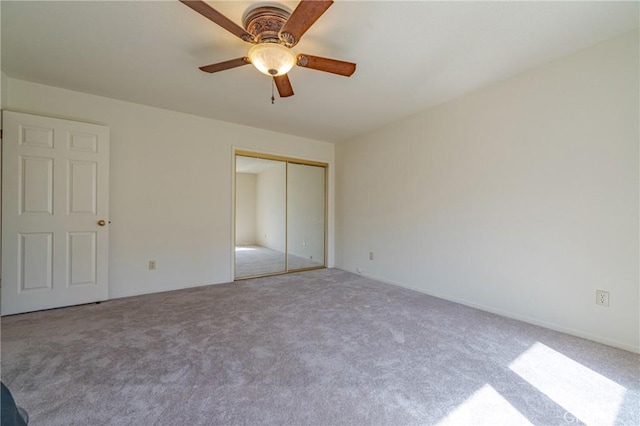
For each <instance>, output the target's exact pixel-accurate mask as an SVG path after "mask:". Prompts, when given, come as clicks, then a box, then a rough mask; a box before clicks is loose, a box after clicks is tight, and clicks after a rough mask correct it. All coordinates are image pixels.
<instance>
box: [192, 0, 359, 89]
mask: <svg viewBox="0 0 640 426" xmlns="http://www.w3.org/2000/svg"><path fill="white" fill-rule="evenodd" d="M180 2H181V3H184V4H185V5H187V6H189V7H190V8H191V9H193V10H195V11H196V12H198V13H199V14H201V15H202V16H204V17H205V18H208V19H210V20H211V21H213V22H214V23H216V24H218V25H220V26H221V27H222V28H224V29H225V30H227V31H229V32H230V33H232V34H234V35H236V36H237V37H239V38H241V39H242V40H244V41H246V42H247V43H252V44H253V45H254V46H253V47H252V48H251V49H249V52H248V53H247V56H243V57H241V58H236V59H231V60H228V61H224V62H218V63H215V64H211V65H205V66H202V67H200V69H201V70H202V71H204V72H208V73H214V72H218V71H224V70H228V69H231V68H236V67H240V66H242V65H247V64H253V65H254V66H255V67H256V68H257V69H258V70H259V71H260V72H262V73H264V74H267V75H270V76H272V77H273V80H274V82H275V85H276V87H277V88H278V93H279V94H280V97H282V98H286V97H288V96H292V95H293V88H292V86H291V82H290V81H289V77H288V76H287V73H288V72H289V71H290V70H291V68H293V66H294V65H297V66H299V67H303V68H311V69H314V70H318V71H325V72H329V73H333V74H338V75H343V76H346V77H349V76H351V75H352V74H353V73H354V72H355V70H356V64H354V63H352V62H345V61H339V60H336V59H329V58H321V57H319V56H312V55H307V54H299V55H296V54H294V53H293V51H292V50H291V48H292V47H294V46H295V45H296V44H297V43H298V41H300V38H301V37H302V35H303V34H304V33H305V32H307V30H308V29H309V28H310V27H311V26H312V25H313V24H314V22H316V21H317V20H318V18H320V16H322V14H323V13H324V12H325V11H326V10H327V9H328V8H329V7H330V6H331V5H332V4H333V1H332V0H329V1H327V0H301V1H300V3H299V4H298V6H297V7H296V8H295V10H294V11H293V12H292V13H290V12H289V11H287V10H285V9H283V8H280V7H277V6H259V7H256V8H254V9H252V10H250V11H249V12H247V13H246V14H245V17H244V19H243V21H244V22H243V24H244V28H242V27H240V26H239V25H237V24H236V23H234V22H233V21H231V20H230V19H229V18H227V17H226V16H224V15H223V14H221V13H220V12H218V11H217V10H215V9H214V8H213V7H211V6H209V5H208V4H207V3H205V2H204V1H202V0H180Z"/></svg>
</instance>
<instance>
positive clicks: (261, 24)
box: [243, 6, 291, 43]
mask: <svg viewBox="0 0 640 426" xmlns="http://www.w3.org/2000/svg"><path fill="white" fill-rule="evenodd" d="M289 16H291V12H289V11H288V10H285V9H282V8H280V7H276V6H261V7H257V8H255V9H252V10H250V11H248V12H247V13H246V15H245V17H244V19H243V24H244V28H245V29H246V30H247V32H248V33H250V34H252V35H253V36H254V37H255V42H256V43H280V37H279V35H278V33H279V32H280V30H281V29H282V27H283V26H284V24H285V23H286V22H287V20H288V19H289Z"/></svg>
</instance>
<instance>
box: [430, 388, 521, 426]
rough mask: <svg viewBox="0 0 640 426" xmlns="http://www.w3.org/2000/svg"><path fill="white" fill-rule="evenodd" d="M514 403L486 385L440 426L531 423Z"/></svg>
mask: <svg viewBox="0 0 640 426" xmlns="http://www.w3.org/2000/svg"><path fill="white" fill-rule="evenodd" d="M531 424H532V423H531V422H530V421H529V420H527V418H526V417H525V416H523V415H522V413H520V412H519V411H518V410H517V409H516V408H515V407H514V406H513V405H511V404H509V402H508V401H507V400H506V399H504V397H502V395H500V394H499V393H498V391H496V390H495V389H494V388H493V387H491V386H490V385H484V386H483V387H481V388H480V389H479V390H477V391H476V392H475V393H474V394H473V395H471V396H470V397H469V398H468V399H467V400H466V401H464V402H463V403H462V404H460V405H459V406H458V407H456V409H455V410H454V411H453V412H451V413H449V415H447V417H445V418H444V419H442V421H440V422H439V423H438V426H453V425H495V426H500V425H509V426H515V425H531Z"/></svg>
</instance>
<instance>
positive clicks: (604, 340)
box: [337, 268, 640, 354]
mask: <svg viewBox="0 0 640 426" xmlns="http://www.w3.org/2000/svg"><path fill="white" fill-rule="evenodd" d="M337 269H341V270H343V271H346V272H351V273H354V274H356V275H362V276H363V277H366V278H369V279H372V280H375V281H380V282H382V283H385V284H390V285H393V286H396V287H402V288H406V289H409V290H413V291H417V292H419V293H423V294H427V295H429V296H433V297H437V298H438V299H444V300H448V301H449V302H454V303H459V304H461V305H465V306H469V307H472V308H476V309H480V310H481V311H485V312H490V313H492V314H496V315H500V316H503V317H507V318H511V319H515V320H518V321H522V322H526V323H528V324H533V325H537V326H540V327H544V328H548V329H550V330H554V331H559V332H561V333H566V334H570V335H572V336H576V337H580V338H583V339H587V340H591V341H593V342H597V343H602V344H603V345H607V346H613V347H615V348H619V349H624V350H625V351H629V352H633V353H637V354H640V347H635V346H633V345H629V344H627V343H624V342H619V341H617V340H613V339H609V338H606V337H603V336H598V335H594V334H591V333H586V332H583V331H580V330H575V329H573V328H569V327H564V326H561V325H558V324H554V323H550V322H547V321H543V320H540V319H537V318H532V317H527V316H524V315H519V314H516V313H514V312H510V311H505V310H502V309H497V308H494V307H491V306H486V305H482V304H479V303H475V302H472V301H470V300H465V299H458V298H456V297H451V296H448V295H445V294H439V293H435V292H430V291H426V290H424V289H421V288H418V287H415V286H411V285H408V284H404V283H400V282H396V281H393V280H389V279H386V278H382V277H378V276H376V275H372V274H367V273H360V272H357V271H352V270H350V269H347V268H337Z"/></svg>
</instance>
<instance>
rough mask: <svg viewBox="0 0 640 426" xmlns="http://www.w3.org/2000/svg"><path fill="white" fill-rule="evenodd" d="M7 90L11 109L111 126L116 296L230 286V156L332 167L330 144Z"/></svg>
mask: <svg viewBox="0 0 640 426" xmlns="http://www.w3.org/2000/svg"><path fill="white" fill-rule="evenodd" d="M8 88H9V93H8V99H7V106H8V108H9V109H12V110H15V111H21V112H28V113H33V114H39V115H48V116H54V117H59V118H67V119H72V120H78V121H88V122H96V123H100V124H105V125H107V126H109V127H110V130H111V166H110V169H111V170H110V175H111V177H110V185H111V186H110V210H111V214H110V216H111V217H110V218H109V219H110V220H111V221H112V223H111V225H110V263H109V264H110V267H109V278H110V287H109V294H110V297H112V298H113V297H123V296H129V295H134V294H142V293H149V292H155V291H163V290H171V289H177V288H182V287H190V286H197V285H205V284H213V283H223V282H228V281H230V280H231V279H232V274H233V272H232V267H233V262H232V253H233V241H232V236H233V228H232V227H233V220H232V214H233V203H232V199H233V198H232V182H233V176H232V170H233V167H232V166H233V161H234V157H233V151H234V148H238V149H245V150H250V151H256V152H266V153H270V154H275V155H282V156H290V157H298V158H304V159H311V160H316V161H325V162H329V163H331V164H333V156H334V145H333V144H330V143H326V142H321V141H314V140H310V139H304V138H300V137H295V136H290V135H284V134H280V133H275V132H270V131H266V130H261V129H255V128H250V127H245V126H240V125H235V124H231V123H225V122H220V121H216V120H211V119H206V118H202V117H196V116H191V115H187V114H182V113H177V112H173V111H167V110H162V109H158V108H152V107H147V106H143V105H137V104H132V103H128V102H122V101H117V100H113V99H108V98H103V97H99V96H93V95H88V94H84V93H79V92H73V91H69V90H63V89H58V88H54V87H49V86H43V85H40V84H35V83H30V82H26V81H21V80H16V79H12V78H9V79H8ZM330 184H331V185H332V186H333V176H330ZM330 193H332V191H330ZM329 211H330V214H332V212H333V200H330V205H329ZM332 223H333V221H332V220H330V225H331V224H332ZM332 232H333V230H332V229H330V235H333V234H332ZM332 249H333V239H331V240H330V254H331V255H332V254H333V251H332ZM149 259H155V260H156V261H157V265H158V266H157V267H158V269H157V270H155V271H149V270H148V269H147V262H148V260H149ZM332 260H333V257H330V264H332Z"/></svg>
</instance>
